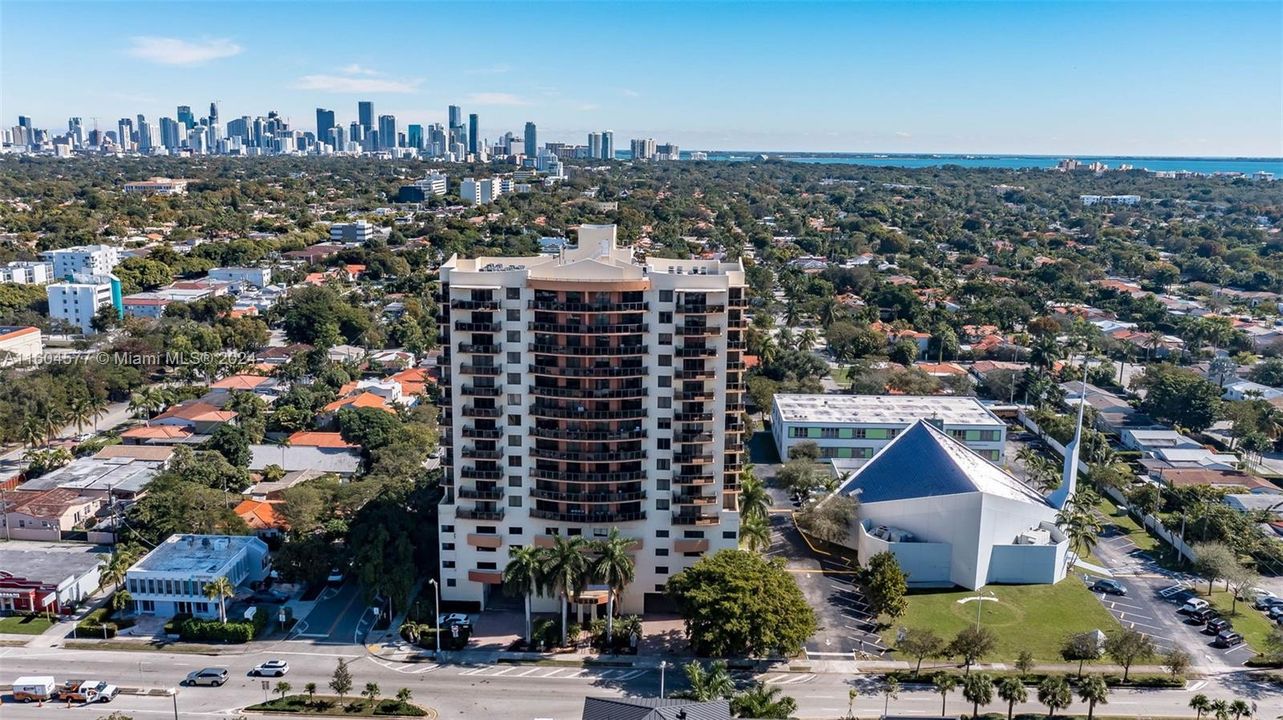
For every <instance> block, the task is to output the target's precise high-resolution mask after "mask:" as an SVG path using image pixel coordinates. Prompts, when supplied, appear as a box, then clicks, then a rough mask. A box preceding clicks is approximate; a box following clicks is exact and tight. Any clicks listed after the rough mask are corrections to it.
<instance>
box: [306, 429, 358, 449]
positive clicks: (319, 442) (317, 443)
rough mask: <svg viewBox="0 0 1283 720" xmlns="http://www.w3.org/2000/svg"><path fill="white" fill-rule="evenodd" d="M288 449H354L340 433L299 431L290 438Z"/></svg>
mask: <svg viewBox="0 0 1283 720" xmlns="http://www.w3.org/2000/svg"><path fill="white" fill-rule="evenodd" d="M289 442H290V447H323V448H354V447H357V446H356V445H353V444H352V443H350V442H348V441H346V440H344V439H343V435H342V434H341V433H336V432H313V431H310V430H300V431H298V432H296V433H294V434H293V435H291V436H290V440H289Z"/></svg>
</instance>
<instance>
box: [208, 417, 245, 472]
mask: <svg viewBox="0 0 1283 720" xmlns="http://www.w3.org/2000/svg"><path fill="white" fill-rule="evenodd" d="M249 445H250V442H249V436H248V435H246V434H245V429H244V428H242V427H240V426H238V425H232V424H230V423H229V424H224V425H220V426H219V427H218V429H217V430H215V431H214V434H213V435H211V436H210V438H209V442H208V443H207V444H206V447H207V448H208V449H210V450H213V451H215V452H217V453H218V454H219V455H222V456H223V457H224V458H226V459H227V462H229V463H231V464H232V465H234V466H236V467H238V468H244V467H249V461H250V449H249Z"/></svg>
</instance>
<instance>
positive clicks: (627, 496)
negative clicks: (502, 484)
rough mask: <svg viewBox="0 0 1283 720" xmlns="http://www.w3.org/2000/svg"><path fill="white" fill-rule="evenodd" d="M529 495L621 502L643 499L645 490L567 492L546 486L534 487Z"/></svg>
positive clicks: (553, 498)
mask: <svg viewBox="0 0 1283 720" xmlns="http://www.w3.org/2000/svg"><path fill="white" fill-rule="evenodd" d="M530 497H533V498H536V499H539V500H555V501H557V502H565V503H621V502H639V501H641V500H645V499H646V492H645V491H644V490H638V491H637V492H606V493H585V492H574V493H569V492H562V491H560V490H551V489H548V488H534V489H532V490H531V491H530Z"/></svg>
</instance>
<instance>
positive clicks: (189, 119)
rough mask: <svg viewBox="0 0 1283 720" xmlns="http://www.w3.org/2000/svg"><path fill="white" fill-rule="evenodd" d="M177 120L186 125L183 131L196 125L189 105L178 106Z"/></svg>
mask: <svg viewBox="0 0 1283 720" xmlns="http://www.w3.org/2000/svg"><path fill="white" fill-rule="evenodd" d="M178 122H180V123H182V124H183V125H184V126H186V130H184V132H186V131H187V130H191V129H192V128H194V127H196V116H195V115H193V114H192V106H191V105H179V106H178Z"/></svg>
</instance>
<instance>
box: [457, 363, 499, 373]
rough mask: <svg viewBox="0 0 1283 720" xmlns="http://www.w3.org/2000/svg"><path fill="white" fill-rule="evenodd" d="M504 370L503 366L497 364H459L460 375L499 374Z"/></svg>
mask: <svg viewBox="0 0 1283 720" xmlns="http://www.w3.org/2000/svg"><path fill="white" fill-rule="evenodd" d="M501 372H503V368H501V367H499V366H497V365H470V364H468V363H464V364H462V365H460V366H459V374H460V375H498V374H499V373H501Z"/></svg>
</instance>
